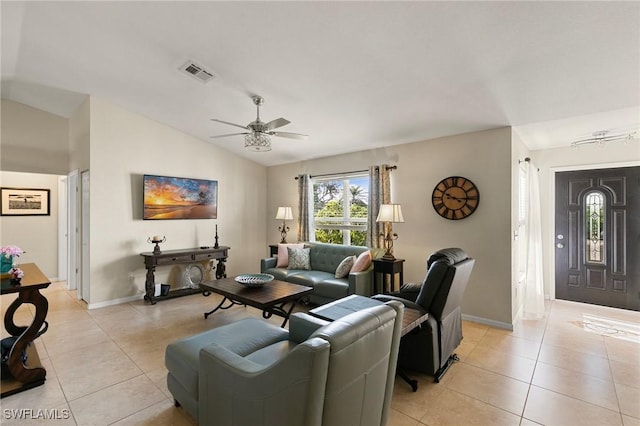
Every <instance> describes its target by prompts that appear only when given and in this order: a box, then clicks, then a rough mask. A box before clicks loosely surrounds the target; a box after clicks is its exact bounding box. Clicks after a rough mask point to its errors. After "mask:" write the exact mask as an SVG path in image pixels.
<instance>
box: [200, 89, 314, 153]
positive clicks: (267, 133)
mask: <svg viewBox="0 0 640 426" xmlns="http://www.w3.org/2000/svg"><path fill="white" fill-rule="evenodd" d="M252 99H253V103H254V104H255V105H256V120H255V121H252V122H251V123H249V124H247V125H246V126H243V125H242V124H235V123H230V122H228V121H224V120H218V119H216V118H212V119H211V121H216V122H218V123H223V124H228V125H230V126H235V127H240V128H241V129H245V130H248V131H247V132H242V133H230V134H226V135H218V136H211V138H214V139H215V138H226V137H228V136H237V135H244V147H245V148H246V149H248V150H250V151H256V152H266V151H271V136H278V137H281V138H291V139H307V138H308V137H309V136H308V135H303V134H301V133H291V132H279V131H274V129H277V128H279V127H283V126H286V125H287V124H289V123H290V121H289V120H287V119H284V118H276V119H275V120H272V121H270V122H268V123H265V122H263V121H260V106H262V104H263V103H264V99H263V98H262V97H261V96H253V97H252Z"/></svg>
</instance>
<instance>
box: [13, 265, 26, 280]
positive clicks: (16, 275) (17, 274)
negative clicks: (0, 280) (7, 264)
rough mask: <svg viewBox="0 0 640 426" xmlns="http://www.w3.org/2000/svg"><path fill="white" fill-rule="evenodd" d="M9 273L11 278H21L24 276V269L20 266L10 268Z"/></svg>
mask: <svg viewBox="0 0 640 426" xmlns="http://www.w3.org/2000/svg"><path fill="white" fill-rule="evenodd" d="M9 274H11V278H13V279H14V280H21V279H22V277H24V271H23V270H22V269H20V268H11V269H9Z"/></svg>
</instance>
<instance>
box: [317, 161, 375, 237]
mask: <svg viewBox="0 0 640 426" xmlns="http://www.w3.org/2000/svg"><path fill="white" fill-rule="evenodd" d="M368 196H369V176H368V174H367V173H357V174H349V175H335V176H328V177H322V178H314V179H313V232H312V234H313V235H314V237H315V241H319V242H325V243H331V244H343V245H354V246H366V239H367V216H368V213H369V206H368Z"/></svg>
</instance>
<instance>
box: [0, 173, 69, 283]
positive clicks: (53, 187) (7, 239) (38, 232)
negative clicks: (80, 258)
mask: <svg viewBox="0 0 640 426" xmlns="http://www.w3.org/2000/svg"><path fill="white" fill-rule="evenodd" d="M58 180H59V176H58V175H45V174H33V173H18V172H5V171H2V172H0V184H1V186H4V187H10V188H11V187H12V188H36V189H49V196H50V200H49V201H50V213H51V214H50V215H49V216H0V246H8V245H13V246H18V247H20V248H21V249H22V250H24V251H26V253H25V254H24V255H22V256H20V258H19V259H18V263H30V262H34V263H36V264H37V265H38V267H39V268H40V270H42V272H44V274H45V275H46V276H47V277H49V279H52V280H53V279H55V278H56V277H57V276H58Z"/></svg>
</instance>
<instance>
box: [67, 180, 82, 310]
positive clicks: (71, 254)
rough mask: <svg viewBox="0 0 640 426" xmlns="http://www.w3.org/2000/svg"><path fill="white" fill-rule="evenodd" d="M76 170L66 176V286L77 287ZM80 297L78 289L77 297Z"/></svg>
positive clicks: (70, 288)
mask: <svg viewBox="0 0 640 426" xmlns="http://www.w3.org/2000/svg"><path fill="white" fill-rule="evenodd" d="M78 195H79V192H78V171H77V170H74V171H72V172H71V173H69V176H68V177H67V201H68V208H67V219H68V220H67V236H68V238H67V243H68V244H67V265H68V266H67V288H68V289H69V290H76V289H77V288H78ZM80 298H82V295H81V294H80V291H78V299H80Z"/></svg>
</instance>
